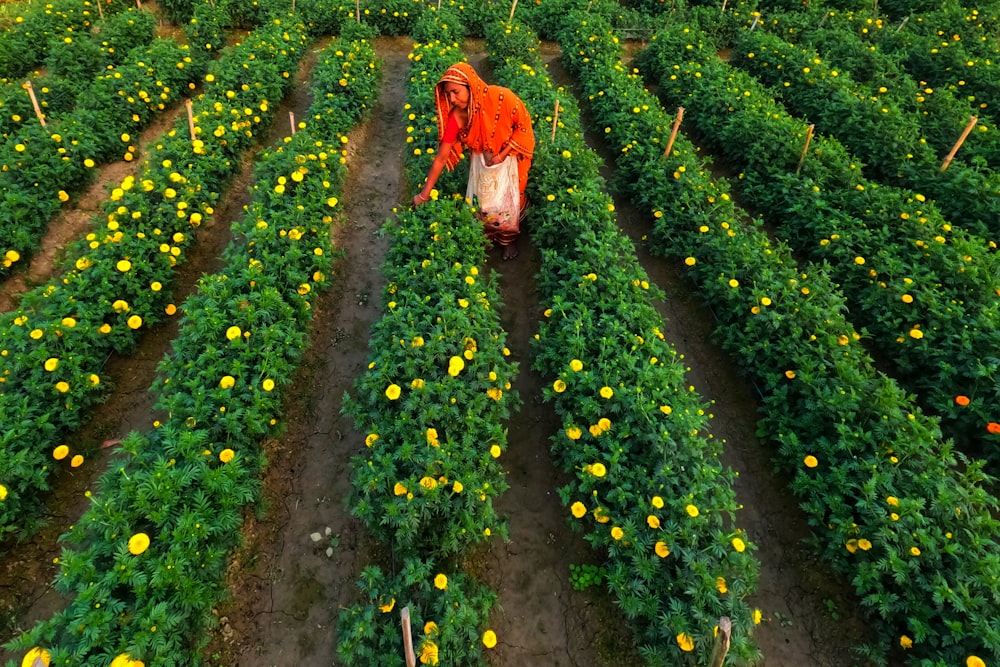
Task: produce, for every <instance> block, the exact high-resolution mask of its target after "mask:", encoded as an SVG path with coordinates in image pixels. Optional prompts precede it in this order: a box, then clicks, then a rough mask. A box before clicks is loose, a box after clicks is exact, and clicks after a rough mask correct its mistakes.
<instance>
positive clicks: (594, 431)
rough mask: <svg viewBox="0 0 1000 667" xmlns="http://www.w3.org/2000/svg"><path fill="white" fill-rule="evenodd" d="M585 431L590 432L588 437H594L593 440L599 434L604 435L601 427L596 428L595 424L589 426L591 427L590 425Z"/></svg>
mask: <svg viewBox="0 0 1000 667" xmlns="http://www.w3.org/2000/svg"><path fill="white" fill-rule="evenodd" d="M587 430H588V431H590V435H592V436H594V437H595V438H596V437H597V436H599V435H600V434H602V433H604V431H603V430H601V427H600V426H598V425H597V424H591V425H590V426H589V427H588V428H587Z"/></svg>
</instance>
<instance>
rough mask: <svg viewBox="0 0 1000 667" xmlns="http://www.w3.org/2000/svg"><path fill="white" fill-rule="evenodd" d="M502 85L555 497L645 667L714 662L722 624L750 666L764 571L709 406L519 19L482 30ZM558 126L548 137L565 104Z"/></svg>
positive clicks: (576, 124) (561, 95)
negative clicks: (521, 104)
mask: <svg viewBox="0 0 1000 667" xmlns="http://www.w3.org/2000/svg"><path fill="white" fill-rule="evenodd" d="M487 40H488V45H489V49H490V52H491V61H492V63H493V67H494V76H495V77H496V78H497V80H498V81H499V82H500V83H502V84H503V85H507V86H510V87H511V88H513V89H514V90H516V91H518V94H519V95H521V96H522V98H523V99H524V101H525V103H526V104H527V106H528V108H529V110H530V111H531V112H532V116H533V118H534V123H535V133H536V137H537V139H538V147H537V148H536V152H535V161H534V163H533V165H532V177H531V179H530V181H529V193H530V198H531V201H532V204H533V209H532V215H533V218H532V219H533V226H532V240H533V241H534V243H535V244H536V245H537V246H538V247H539V249H540V250H541V253H542V267H541V271H540V276H539V288H540V291H541V293H542V295H543V299H544V301H545V302H547V304H548V306H549V307H548V308H547V309H546V311H545V315H546V319H545V320H544V321H543V322H542V325H541V330H540V333H539V336H538V339H537V343H536V345H535V347H536V353H537V358H536V362H535V367H536V368H537V369H538V370H539V371H540V372H541V373H542V374H543V375H544V376H545V377H547V378H549V379H550V382H551V384H550V385H549V387H548V388H547V389H546V390H545V397H546V399H547V400H548V401H551V402H553V404H554V406H555V410H556V412H557V413H558V414H559V415H560V417H561V419H562V422H563V428H562V429H561V430H560V431H559V432H558V433H555V434H553V436H552V439H551V440H552V450H553V453H554V454H555V455H556V457H557V460H558V461H559V464H560V465H561V467H563V468H564V469H565V470H566V471H567V472H569V473H570V474H571V475H572V476H573V479H572V481H571V482H570V483H569V484H567V485H566V486H565V487H563V488H562V489H560V490H559V494H560V498H561V499H562V501H563V503H564V505H565V506H566V508H567V511H568V514H569V515H570V517H571V518H570V519H569V520H570V522H571V525H572V526H573V527H574V529H576V530H582V531H583V532H584V533H585V534H586V539H587V541H588V542H590V544H591V545H592V546H593V547H594V548H595V549H598V550H600V551H601V552H602V553H606V554H607V559H608V565H607V569H608V587H609V589H610V590H611V592H612V593H613V594H614V595H615V596H616V598H617V600H618V605H619V606H620V607H621V609H622V612H623V614H624V615H625V617H626V618H628V619H629V621H630V625H631V626H632V628H633V630H634V632H635V637H636V643H637V644H638V645H639V646H640V651H641V653H642V655H643V657H644V659H645V660H646V662H647V664H650V665H680V664H685V665H687V664H692V665H693V664H704V663H705V662H707V660H708V656H709V654H710V653H711V651H712V648H713V644H714V641H715V639H714V631H715V630H716V626H717V624H718V623H719V619H720V617H722V616H728V617H729V618H730V619H731V620H732V623H733V643H732V647H731V651H732V653H733V654H734V655H736V656H738V657H740V658H741V659H744V660H746V659H750V658H752V657H754V656H755V655H756V654H757V649H756V647H755V645H754V644H753V642H752V640H751V639H750V635H751V633H752V630H753V626H754V623H755V621H756V620H759V612H755V611H754V610H751V609H750V608H749V607H748V606H747V604H746V598H747V596H748V595H750V594H751V593H752V592H753V590H754V589H755V587H756V580H757V572H758V569H759V565H758V563H757V561H756V560H755V559H754V557H753V556H752V551H753V549H754V547H753V545H752V544H751V543H750V540H749V538H748V536H747V534H746V533H745V531H743V530H741V529H740V528H738V527H737V525H736V512H737V510H738V509H739V506H738V505H737V502H736V498H735V494H734V492H733V488H732V484H733V481H734V475H733V472H732V471H731V470H729V469H726V468H724V467H723V466H722V464H721V463H720V461H719V454H720V452H721V449H722V445H721V443H720V442H718V441H717V440H715V439H714V438H713V437H712V435H711V433H710V424H709V419H710V415H709V414H708V406H707V405H706V404H705V402H704V400H703V399H702V398H701V397H700V396H699V395H698V394H697V393H696V392H695V390H694V388H693V387H691V386H690V384H689V381H688V380H687V379H686V378H685V367H684V362H683V359H682V357H681V356H680V355H678V353H677V351H676V350H675V349H674V348H673V347H672V346H671V345H670V344H669V343H668V342H667V341H666V340H665V338H664V335H663V332H662V331H661V328H662V326H663V320H662V317H661V316H660V315H659V314H658V313H657V311H656V310H655V308H654V307H653V305H652V301H653V299H656V298H662V296H663V295H662V293H661V292H660V291H659V290H658V289H657V288H656V286H655V285H652V284H650V282H649V277H648V276H647V275H646V273H645V272H644V271H643V269H642V267H641V266H640V265H639V262H638V259H637V258H636V255H635V250H634V248H633V247H632V245H631V243H630V242H629V241H628V239H627V238H626V237H625V236H624V235H623V234H622V233H621V232H620V231H619V230H618V228H617V225H616V223H615V213H614V206H613V204H612V202H611V199H610V197H608V195H607V194H606V193H605V189H606V188H605V184H604V182H603V180H602V179H601V178H600V176H599V174H598V167H599V164H600V159H599V158H598V157H597V156H596V154H595V153H594V152H593V151H591V150H590V149H589V148H588V147H587V145H586V144H585V142H584V139H583V135H582V126H581V121H580V117H579V110H578V108H577V106H576V103H575V101H574V100H573V98H572V96H571V94H570V93H568V92H567V91H566V90H564V89H560V88H556V87H555V86H554V85H553V83H552V81H551V80H550V78H549V77H548V75H547V74H546V72H545V65H544V64H543V62H542V60H541V57H540V55H539V48H538V47H539V44H538V39H537V37H536V36H535V34H534V33H533V32H531V31H530V30H529V29H528V28H526V27H525V26H524V25H522V24H520V23H515V24H514V25H509V24H506V23H504V22H495V23H492V24H488V25H487ZM557 100H558V103H559V118H558V120H559V126H558V127H557V129H556V136H555V139H554V141H553V140H552V138H551V134H550V130H549V128H550V127H551V124H552V113H553V110H554V108H555V104H556V101H557Z"/></svg>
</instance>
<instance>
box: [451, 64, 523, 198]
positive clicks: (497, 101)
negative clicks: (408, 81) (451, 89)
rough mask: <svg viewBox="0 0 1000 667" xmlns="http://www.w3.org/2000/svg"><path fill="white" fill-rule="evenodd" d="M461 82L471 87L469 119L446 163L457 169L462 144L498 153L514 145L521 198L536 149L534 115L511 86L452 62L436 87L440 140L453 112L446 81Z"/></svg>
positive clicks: (474, 149) (511, 151) (470, 67)
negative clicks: (495, 83) (488, 81)
mask: <svg viewBox="0 0 1000 667" xmlns="http://www.w3.org/2000/svg"><path fill="white" fill-rule="evenodd" d="M448 82H452V83H460V84H462V85H463V86H468V88H469V122H468V124H467V125H466V126H465V128H464V129H462V130H461V131H459V134H458V137H459V141H457V142H455V145H454V146H453V147H452V149H451V155H449V156H448V162H447V163H445V166H446V167H448V169H449V170H451V169H454V168H455V166H456V165H457V164H458V162H459V160H461V159H462V145H463V144H464V145H465V146H468V147H469V150H471V151H473V152H475V153H487V152H489V153H493V154H494V155H495V154H497V153H499V152H500V151H502V150H503V149H504V148H506V147H507V146H510V154H511V155H514V156H516V157H517V175H518V187H519V189H520V192H521V201H522V202H523V201H524V188H525V187H526V186H527V185H528V169H530V168H531V156H532V154H533V153H534V151H535V133H534V131H532V129H531V116H530V115H529V114H528V110H527V109H526V108H525V107H524V102H522V101H521V98H519V97H518V96H517V95H515V94H514V93H513V92H512V91H511V90H510V89H509V88H504V87H502V86H487V85H486V82H485V81H483V80H482V78H480V76H479V74H477V73H476V70H474V69H473V68H472V66H471V65H469V64H468V63H458V64H456V65H452V66H451V67H449V68H448V70H447V71H446V72H445V73H444V75H443V76H442V77H441V80H440V81H438V83H437V86H435V88H434V101H435V103H436V104H437V114H438V140H441V139H442V138H443V137H444V128H445V125H446V124H447V122H448V116H449V115H451V104H449V103H448V99H447V97H446V96H445V94H444V84H446V83H448Z"/></svg>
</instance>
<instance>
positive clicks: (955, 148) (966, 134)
mask: <svg viewBox="0 0 1000 667" xmlns="http://www.w3.org/2000/svg"><path fill="white" fill-rule="evenodd" d="M978 120H979V116H969V124H968V125H966V126H965V129H964V130H962V136H960V137H959V138H958V141H956V142H955V145H954V146H952V147H951V152H949V153H948V155H947V157H945V159H944V162H943V163H942V164H941V171H944V170H945V169H947V168H948V165H949V164H951V160H952V158H954V157H955V153H957V152H958V149H959V148H961V147H962V144H963V143H965V140H966V139H968V138H969V132H972V128H974V127H975V126H976V121H978Z"/></svg>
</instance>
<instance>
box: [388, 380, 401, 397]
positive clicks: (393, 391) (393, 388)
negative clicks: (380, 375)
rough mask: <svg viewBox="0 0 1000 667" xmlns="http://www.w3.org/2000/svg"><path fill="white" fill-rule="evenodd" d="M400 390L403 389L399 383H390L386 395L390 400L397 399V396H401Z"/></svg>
mask: <svg viewBox="0 0 1000 667" xmlns="http://www.w3.org/2000/svg"><path fill="white" fill-rule="evenodd" d="M400 391H401V390H400V388H399V385H398V384H395V383H393V384H390V385H389V386H388V387H386V388H385V397H386V398H388V399H389V400H390V401H395V400H396V399H397V398H399V394H400Z"/></svg>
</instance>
